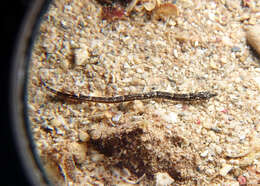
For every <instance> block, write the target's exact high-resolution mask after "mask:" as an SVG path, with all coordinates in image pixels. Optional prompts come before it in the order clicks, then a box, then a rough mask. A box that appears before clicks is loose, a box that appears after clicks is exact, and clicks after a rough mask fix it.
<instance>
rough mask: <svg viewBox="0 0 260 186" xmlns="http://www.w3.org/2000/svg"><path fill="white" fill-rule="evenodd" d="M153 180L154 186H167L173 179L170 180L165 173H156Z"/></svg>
mask: <svg viewBox="0 0 260 186" xmlns="http://www.w3.org/2000/svg"><path fill="white" fill-rule="evenodd" d="M155 179H156V186H167V185H170V184H172V183H173V182H174V179H172V178H171V177H170V176H169V174H167V173H166V172H157V173H156V174H155Z"/></svg>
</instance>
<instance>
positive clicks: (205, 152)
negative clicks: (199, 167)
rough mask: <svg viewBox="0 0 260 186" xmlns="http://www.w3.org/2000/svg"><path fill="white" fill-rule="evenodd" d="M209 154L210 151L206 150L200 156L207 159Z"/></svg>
mask: <svg viewBox="0 0 260 186" xmlns="http://www.w3.org/2000/svg"><path fill="white" fill-rule="evenodd" d="M208 153H209V151H208V150H205V151H204V152H202V153H201V154H200V156H201V157H202V158H205V157H206V156H207V155H208Z"/></svg>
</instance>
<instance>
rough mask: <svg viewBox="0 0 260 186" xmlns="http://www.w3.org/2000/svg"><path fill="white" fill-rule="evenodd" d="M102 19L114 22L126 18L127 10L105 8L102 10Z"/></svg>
mask: <svg viewBox="0 0 260 186" xmlns="http://www.w3.org/2000/svg"><path fill="white" fill-rule="evenodd" d="M101 16H102V19H106V20H108V21H114V20H117V19H123V18H124V16H125V10H124V9H123V8H119V7H110V6H104V7H103V8H102V15H101Z"/></svg>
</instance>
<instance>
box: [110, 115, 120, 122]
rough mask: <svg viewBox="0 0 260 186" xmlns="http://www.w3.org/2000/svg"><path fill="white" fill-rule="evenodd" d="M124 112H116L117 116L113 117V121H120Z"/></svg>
mask: <svg viewBox="0 0 260 186" xmlns="http://www.w3.org/2000/svg"><path fill="white" fill-rule="evenodd" d="M121 116H122V114H116V115H115V116H113V117H112V121H113V122H115V123H118V122H119V121H120V118H121Z"/></svg>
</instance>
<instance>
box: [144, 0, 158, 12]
mask: <svg viewBox="0 0 260 186" xmlns="http://www.w3.org/2000/svg"><path fill="white" fill-rule="evenodd" d="M155 6H156V0H152V1H148V2H145V3H144V8H145V9H146V10H147V11H152V10H153V9H155Z"/></svg>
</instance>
